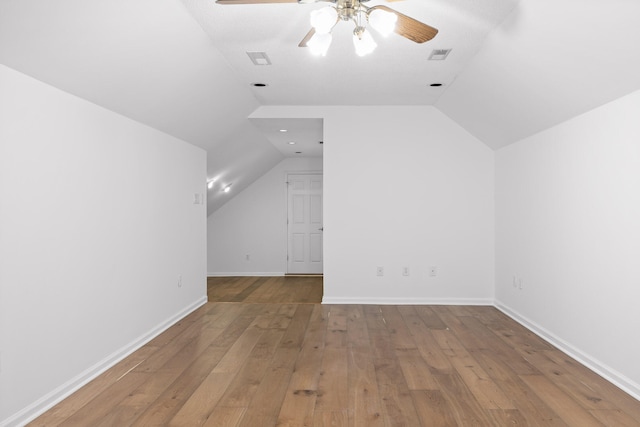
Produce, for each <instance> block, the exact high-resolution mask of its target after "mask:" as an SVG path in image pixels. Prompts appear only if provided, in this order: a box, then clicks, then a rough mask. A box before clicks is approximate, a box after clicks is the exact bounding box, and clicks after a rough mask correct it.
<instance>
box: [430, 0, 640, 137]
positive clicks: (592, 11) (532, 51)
mask: <svg viewBox="0 0 640 427" xmlns="http://www.w3.org/2000/svg"><path fill="white" fill-rule="evenodd" d="M638 17H640V2H639V1H634V0H608V1H602V0H522V1H521V2H520V3H519V4H518V7H517V8H515V9H514V11H513V13H512V14H511V15H510V16H509V17H508V18H507V19H506V20H505V21H504V22H503V23H502V24H501V25H500V26H499V27H498V28H497V29H496V30H495V31H494V32H492V33H491V34H490V35H489V37H488V39H487V40H486V42H485V44H484V46H483V48H482V50H481V51H480V52H479V53H478V55H476V56H475V58H473V60H472V61H471V63H470V64H469V65H468V66H467V67H466V68H465V69H464V70H463V71H462V72H461V73H460V75H459V76H458V78H457V79H456V82H455V84H453V85H451V86H450V87H449V88H448V89H447V91H446V92H445V93H444V94H443V96H442V97H440V99H439V100H438V102H437V103H436V104H435V105H436V107H437V108H439V109H440V110H441V111H443V112H444V113H445V114H447V115H449V116H450V117H451V118H452V119H454V120H455V121H457V122H458V123H459V124H460V125H462V126H463V127H465V128H466V129H467V130H468V131H469V132H471V133H472V134H473V135H475V136H476V137H477V138H478V139H480V140H481V141H483V142H484V143H485V144H487V145H489V146H490V147H492V148H494V149H498V148H500V147H503V146H505V145H508V144H511V143H513V142H516V141H519V140H520V139H522V138H525V137H527V136H530V135H533V134H535V133H537V132H540V131H542V130H544V129H547V128H549V127H551V126H554V125H556V124H559V123H561V122H563V121H566V120H568V119H570V118H572V117H575V116H577V115H579V114H582V113H585V112H587V111H589V110H591V109H594V108H596V107H598V106H600V105H603V104H605V103H607V102H610V101H613V100H614V99H616V98H619V97H621V96H623V95H626V94H628V93H631V92H633V91H636V90H638V89H640V48H639V47H638V43H639V42H640V25H638V22H637V18H638Z"/></svg>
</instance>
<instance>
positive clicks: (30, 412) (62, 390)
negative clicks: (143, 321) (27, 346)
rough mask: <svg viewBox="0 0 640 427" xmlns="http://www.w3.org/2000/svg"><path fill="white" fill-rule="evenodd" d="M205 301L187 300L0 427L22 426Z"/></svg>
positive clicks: (203, 299)
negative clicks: (167, 315) (168, 316)
mask: <svg viewBox="0 0 640 427" xmlns="http://www.w3.org/2000/svg"><path fill="white" fill-rule="evenodd" d="M206 303H207V297H206V295H205V296H202V297H200V298H199V299H198V300H196V301H195V302H193V303H191V304H190V305H188V306H187V307H185V308H184V309H182V310H181V311H179V312H178V313H176V314H175V315H173V316H171V317H170V318H168V319H167V320H165V321H164V322H162V323H160V324H158V325H157V326H155V327H154V328H153V329H151V330H150V331H148V332H147V333H145V334H143V335H141V336H140V337H138V338H136V339H135V340H133V341H132V342H130V343H129V344H127V345H125V346H123V347H122V348H120V349H119V350H116V351H115V352H113V353H111V354H110V355H109V356H107V357H105V358H104V359H102V360H101V361H99V362H98V363H96V364H95V365H93V366H91V367H90V368H88V369H86V370H85V371H84V372H81V373H80V374H78V375H76V376H75V377H73V378H72V379H70V380H69V381H67V382H66V383H64V384H62V385H61V386H59V387H57V388H56V389H54V390H53V391H51V392H49V393H47V394H46V395H44V396H43V397H41V398H40V399H38V400H36V401H35V402H33V403H31V404H30V405H28V406H26V407H25V408H23V409H21V410H20V411H18V412H16V413H15V414H13V415H11V416H10V417H9V418H6V419H4V420H2V421H0V427H8V426H18V425H25V424H27V423H29V422H31V421H33V420H34V419H36V418H37V417H39V416H40V415H42V414H43V413H45V412H46V411H48V410H49V409H51V408H52V407H53V406H54V405H56V404H58V403H59V402H61V401H62V400H64V399H66V398H67V397H69V396H70V395H71V394H73V393H75V392H76V391H77V390H79V389H80V388H81V387H83V386H85V385H86V384H88V383H89V382H90V381H91V380H93V379H95V378H96V377H98V376H99V375H100V374H102V373H103V372H105V371H106V370H108V369H110V368H112V367H113V366H115V365H116V364H117V363H118V362H120V361H122V360H123V359H124V358H125V357H127V356H129V355H130V354H131V353H133V352H134V351H136V350H138V349H139V348H141V347H142V346H144V345H145V344H146V343H148V342H149V341H151V340H152V339H153V338H155V337H157V336H158V335H160V334H161V333H162V332H164V331H166V330H167V329H169V328H170V327H171V326H173V325H174V324H176V323H177V322H178V321H180V320H181V319H183V318H184V317H186V316H187V315H189V314H191V313H192V312H193V311H195V310H196V309H198V308H199V307H201V306H203V305H204V304H206Z"/></svg>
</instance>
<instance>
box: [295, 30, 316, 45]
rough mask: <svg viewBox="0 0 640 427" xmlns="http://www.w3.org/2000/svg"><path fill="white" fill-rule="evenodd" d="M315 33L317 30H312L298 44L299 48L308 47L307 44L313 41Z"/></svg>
mask: <svg viewBox="0 0 640 427" xmlns="http://www.w3.org/2000/svg"><path fill="white" fill-rule="evenodd" d="M315 33H316V29H315V28H311V30H310V31H309V32H308V33H307V35H306V36H304V38H303V39H302V41H301V42H300V43H298V47H307V43H308V42H309V40H311V37H313V36H314V34H315Z"/></svg>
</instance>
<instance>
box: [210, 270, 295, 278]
mask: <svg viewBox="0 0 640 427" xmlns="http://www.w3.org/2000/svg"><path fill="white" fill-rule="evenodd" d="M280 276H284V272H281V271H271V272H259V271H245V272H243V273H226V272H216V273H207V277H280Z"/></svg>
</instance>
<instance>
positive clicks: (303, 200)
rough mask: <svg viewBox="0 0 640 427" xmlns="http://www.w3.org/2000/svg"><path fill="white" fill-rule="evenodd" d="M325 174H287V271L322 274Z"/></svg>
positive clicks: (288, 272)
mask: <svg viewBox="0 0 640 427" xmlns="http://www.w3.org/2000/svg"><path fill="white" fill-rule="evenodd" d="M323 231H324V227H323V220H322V174H321V173H316V172H314V173H290V174H287V274H322V271H323V259H322V258H323V255H322V240H323V237H322V234H323Z"/></svg>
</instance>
